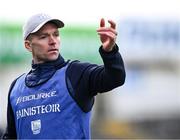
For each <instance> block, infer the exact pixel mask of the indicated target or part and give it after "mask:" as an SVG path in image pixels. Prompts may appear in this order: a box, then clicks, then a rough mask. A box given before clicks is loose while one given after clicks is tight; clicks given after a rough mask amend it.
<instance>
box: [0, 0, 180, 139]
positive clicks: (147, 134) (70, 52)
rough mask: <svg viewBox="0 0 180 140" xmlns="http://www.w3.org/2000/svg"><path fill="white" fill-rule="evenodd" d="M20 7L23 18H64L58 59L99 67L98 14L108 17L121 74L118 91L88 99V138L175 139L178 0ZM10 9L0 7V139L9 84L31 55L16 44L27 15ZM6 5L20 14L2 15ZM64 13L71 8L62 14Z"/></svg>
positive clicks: (179, 93)
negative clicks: (122, 81) (41, 13)
mask: <svg viewBox="0 0 180 140" xmlns="http://www.w3.org/2000/svg"><path fill="white" fill-rule="evenodd" d="M7 2H8V0H7ZM20 2H21V4H22V5H23V6H24V7H25V8H26V10H24V13H25V14H26V15H27V16H29V15H32V14H33V13H36V12H39V11H41V10H42V11H46V12H48V13H51V14H54V15H61V16H62V17H63V18H64V19H65V27H64V28H63V29H61V30H60V37H61V48H60V53H61V54H62V56H63V57H64V58H65V59H66V60H68V59H71V60H75V59H78V60H81V61H86V62H90V63H97V64H102V60H101V58H100V56H99V53H98V49H99V46H100V41H99V37H98V35H97V33H96V29H97V28H98V26H99V25H98V24H99V19H100V18H101V17H105V19H106V20H107V19H109V18H112V19H115V22H116V23H117V31H118V38H117V44H118V46H119V51H120V53H121V55H122V57H123V59H124V63H125V68H126V74H127V77H126V82H125V84H124V85H123V86H122V87H118V88H116V89H114V90H112V91H110V92H108V93H105V94H99V95H97V96H96V101H95V105H94V108H93V117H92V128H91V130H92V138H95V139H102V138H108V139H114V138H118V139H134V138H137V139H173V138H180V133H179V132H180V125H179V124H180V57H179V56H180V18H179V13H180V11H179V8H178V6H179V5H180V2H179V1H177V0H174V1H170V0H165V1H164V0H151V1H150V0H148V1H144V0H135V1H130V0H127V1H123V0H117V1H116V0H111V1H109V0H104V1H101V0H100V1H95V0H94V1H86V2H85V1H83V0H77V1H73V2H72V1H71V2H72V3H71V4H69V3H68V2H70V1H69V0H67V1H65V2H64V3H62V1H61V3H58V2H57V1H56V0H55V1H54V4H56V3H58V4H56V5H54V6H55V8H52V7H50V6H49V5H48V4H46V3H40V2H42V1H41V0H40V1H38V2H37V1H36V5H34V6H33V7H32V6H27V5H26V4H25V3H26V2H25V1H20ZM34 2H35V0H34ZM14 4H16V6H14ZM14 4H11V5H8V4H7V3H6V2H5V4H1V6H0V9H1V10H0V11H1V14H2V15H4V17H2V16H1V17H0V95H1V96H0V114H1V115H0V135H1V134H2V132H3V131H4V130H5V126H6V105H7V93H8V89H9V86H10V84H11V82H12V81H13V80H14V79H15V78H16V77H18V76H19V75H21V74H22V73H25V72H28V71H29V70H30V68H31V54H30V53H29V52H28V51H26V50H25V48H24V47H23V39H22V30H21V28H22V25H23V22H24V19H25V18H27V17H26V16H24V15H23V14H22V13H23V12H22V11H23V7H22V6H21V7H20V6H18V4H17V1H16V3H14ZM41 4H42V5H44V8H42V6H41ZM62 4H64V6H62ZM25 5H26V6H25ZM112 5H113V6H112ZM56 6H58V7H56ZM7 7H9V8H12V9H13V8H15V9H18V8H19V9H20V10H19V12H18V10H17V11H16V10H12V11H10V12H9V13H7V11H6V10H5V8H7ZM59 7H60V8H59ZM77 7H78V8H77ZM92 7H94V8H92ZM58 8H59V9H58ZM67 8H68V10H69V9H71V10H69V11H68V12H67ZM37 9H38V10H37ZM39 9H40V10H39ZM53 9H55V12H52V11H53ZM57 9H58V10H59V11H61V12H58V13H57V11H56V10H57ZM107 9H108V10H107ZM109 9H110V10H109ZM32 11H33V12H32ZM16 12H17V14H13V13H16ZM3 13H4V14H3ZM11 15H13V16H11ZM6 16H7V17H6ZM6 18H7V19H9V18H10V19H11V20H5V19H6ZM17 19H21V20H17ZM107 26H108V25H107Z"/></svg>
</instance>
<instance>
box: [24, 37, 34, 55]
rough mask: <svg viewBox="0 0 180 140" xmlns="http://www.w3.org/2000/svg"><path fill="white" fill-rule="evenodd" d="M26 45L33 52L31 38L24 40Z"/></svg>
mask: <svg viewBox="0 0 180 140" xmlns="http://www.w3.org/2000/svg"><path fill="white" fill-rule="evenodd" d="M24 46H25V48H26V49H27V50H28V51H30V52H32V46H31V42H30V41H29V40H25V41H24Z"/></svg>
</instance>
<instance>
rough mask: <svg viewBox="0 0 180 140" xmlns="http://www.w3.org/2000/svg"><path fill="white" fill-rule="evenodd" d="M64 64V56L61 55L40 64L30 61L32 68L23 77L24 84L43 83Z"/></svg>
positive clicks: (32, 85) (34, 84) (31, 85)
mask: <svg viewBox="0 0 180 140" xmlns="http://www.w3.org/2000/svg"><path fill="white" fill-rule="evenodd" d="M66 64H67V62H65V61H64V58H63V57H62V56H61V55H59V56H58V58H57V59H56V60H54V61H48V62H45V63H41V64H34V63H33V61H32V69H31V71H30V72H29V73H28V74H27V75H26V78H25V83H26V86H28V87H34V86H37V85H40V84H42V83H45V82H46V81H48V80H49V79H50V78H51V77H52V76H53V74H54V73H55V72H56V70H58V69H60V68H62V67H64V66H65V65H66Z"/></svg>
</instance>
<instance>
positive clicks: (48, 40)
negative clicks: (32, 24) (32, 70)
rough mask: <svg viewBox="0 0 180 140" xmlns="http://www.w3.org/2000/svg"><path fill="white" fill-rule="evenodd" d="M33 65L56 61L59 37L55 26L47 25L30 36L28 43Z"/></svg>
mask: <svg viewBox="0 0 180 140" xmlns="http://www.w3.org/2000/svg"><path fill="white" fill-rule="evenodd" d="M29 45H30V49H31V50H30V51H32V55H33V61H34V63H35V64H37V63H44V62H47V61H52V60H56V59H57V58H58V55H59V47H60V37H59V31H58V28H57V27H56V25H55V24H53V23H47V24H45V25H44V26H43V27H42V28H41V29H40V30H39V31H38V32H36V33H34V34H32V35H31V39H30V41H29Z"/></svg>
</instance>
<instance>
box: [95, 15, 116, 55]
mask: <svg viewBox="0 0 180 140" xmlns="http://www.w3.org/2000/svg"><path fill="white" fill-rule="evenodd" d="M108 22H109V24H110V27H105V20H104V19H103V18H102V19H101V21H100V27H99V29H97V33H98V34H99V35H100V40H101V42H102V46H103V50H104V51H106V52H110V51H112V49H113V47H114V46H115V42H116V37H117V31H116V23H115V22H114V21H112V20H108Z"/></svg>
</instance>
